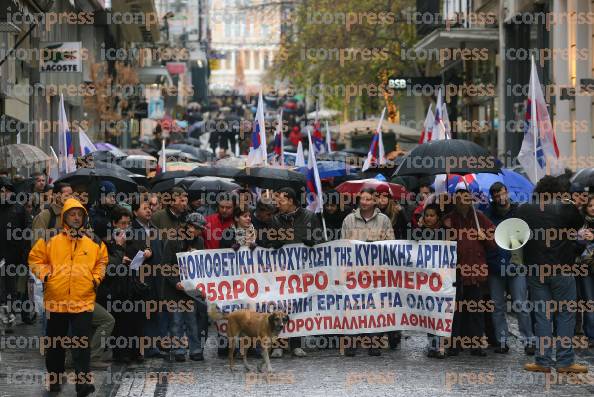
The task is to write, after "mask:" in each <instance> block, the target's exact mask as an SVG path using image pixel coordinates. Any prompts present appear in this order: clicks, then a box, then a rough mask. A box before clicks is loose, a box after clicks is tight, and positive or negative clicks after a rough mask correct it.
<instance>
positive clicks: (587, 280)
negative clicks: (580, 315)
mask: <svg viewBox="0 0 594 397" xmlns="http://www.w3.org/2000/svg"><path fill="white" fill-rule="evenodd" d="M578 282H579V283H580V292H581V294H580V295H581V296H580V300H584V301H594V275H593V274H591V273H590V272H589V271H588V274H587V275H585V276H581V277H579V278H578ZM582 328H583V329H584V334H585V335H586V336H587V337H588V339H589V340H590V341H592V340H594V313H593V312H591V311H589V310H586V311H584V322H583V324H582Z"/></svg>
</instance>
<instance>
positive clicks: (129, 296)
mask: <svg viewBox="0 0 594 397" xmlns="http://www.w3.org/2000/svg"><path fill="white" fill-rule="evenodd" d="M107 252H108V254H109V262H108V264H107V267H106V269H105V278H104V279H103V281H102V282H101V284H99V288H98V289H97V299H96V300H97V302H99V304H101V305H102V306H104V307H107V302H108V301H112V302H113V301H114V300H120V301H138V300H142V299H144V298H146V294H147V292H148V286H147V285H146V284H144V283H142V282H141V281H140V277H139V273H138V271H131V270H130V267H129V264H128V263H127V264H124V263H123V262H124V256H126V248H125V247H122V246H120V245H118V244H116V243H115V242H114V241H110V242H108V243H107ZM130 259H132V258H130Z"/></svg>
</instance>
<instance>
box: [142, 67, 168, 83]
mask: <svg viewBox="0 0 594 397" xmlns="http://www.w3.org/2000/svg"><path fill="white" fill-rule="evenodd" d="M137 73H138V80H139V81H140V83H141V84H165V85H173V80H172V79H171V76H170V75H169V72H168V71H167V69H166V68H165V67H160V66H151V67H148V68H138V69H137Z"/></svg>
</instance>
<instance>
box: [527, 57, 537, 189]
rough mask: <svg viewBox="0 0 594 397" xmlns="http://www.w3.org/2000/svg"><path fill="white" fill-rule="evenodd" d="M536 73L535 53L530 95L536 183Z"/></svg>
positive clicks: (535, 180)
mask: <svg viewBox="0 0 594 397" xmlns="http://www.w3.org/2000/svg"><path fill="white" fill-rule="evenodd" d="M534 73H536V64H535V63H534V55H532V67H531V71H530V90H529V91H528V92H530V93H531V95H532V97H530V108H531V109H530V119H531V120H530V128H532V140H533V141H534V183H536V182H537V181H538V168H537V167H538V157H537V154H536V152H537V150H538V148H537V147H536V133H537V131H538V128H537V122H538V121H537V120H538V118H537V116H536V101H535V100H534V99H535V98H534V82H535V81H536V80H535V77H536V76H534Z"/></svg>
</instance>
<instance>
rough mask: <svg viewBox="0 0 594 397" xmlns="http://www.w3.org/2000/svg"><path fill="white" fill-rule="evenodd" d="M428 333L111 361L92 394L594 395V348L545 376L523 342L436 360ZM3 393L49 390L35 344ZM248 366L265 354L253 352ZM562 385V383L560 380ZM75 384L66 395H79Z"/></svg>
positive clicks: (9, 365) (4, 366) (14, 357)
mask: <svg viewBox="0 0 594 397" xmlns="http://www.w3.org/2000/svg"><path fill="white" fill-rule="evenodd" d="M38 329H39V325H37V326H24V325H19V326H17V334H19V335H23V334H25V335H35V334H36V333H37V332H38ZM425 341H426V339H425V337H424V336H423V335H421V334H408V338H407V339H406V340H405V341H404V342H403V344H402V346H401V347H400V348H399V349H396V350H388V351H385V352H384V353H383V355H382V356H381V357H370V356H368V355H367V354H366V352H364V351H360V352H359V354H358V355H357V356H356V357H352V358H350V357H344V356H341V355H340V354H339V352H338V350H314V351H311V350H310V351H309V355H308V357H306V358H293V357H287V358H281V359H274V360H272V366H273V368H274V372H273V373H272V374H269V375H267V374H262V373H246V372H245V371H244V370H243V367H242V365H241V362H239V363H236V365H237V366H236V370H235V372H234V373H233V374H231V373H230V371H229V369H228V367H227V360H226V359H219V358H218V357H216V351H215V350H214V349H212V348H210V349H208V350H207V352H206V361H204V362H198V363H197V362H193V361H187V362H185V363H168V362H165V361H164V360H158V359H151V360H146V361H145V363H143V364H142V365H130V366H127V367H124V366H122V365H118V364H113V365H112V366H111V367H110V368H108V369H107V370H103V371H98V372H96V382H95V385H96V386H97V391H96V393H95V394H93V396H101V397H113V396H117V397H124V396H135V397H140V396H147V397H148V396H151V397H152V396H159V397H166V396H167V397H185V396H188V397H189V396H215V395H216V396H324V397H330V396H351V395H353V396H406V397H413V396H437V395H443V396H462V395H465V396H483V397H486V396H534V395H550V396H584V395H591V394H593V393H594V351H593V350H594V349H590V350H589V351H588V350H582V351H580V353H579V354H580V356H579V359H578V360H579V361H580V362H587V363H589V364H590V371H591V373H592V375H589V376H582V377H581V378H576V377H573V378H564V379H560V380H559V379H556V376H555V375H553V377H551V378H549V380H548V381H547V380H546V379H545V376H544V375H542V374H531V373H527V372H525V371H523V370H522V369H521V366H522V364H524V363H525V362H527V361H529V358H528V357H526V356H525V355H524V353H523V351H521V349H520V348H519V347H517V346H514V347H512V350H511V351H510V353H509V354H507V355H499V354H495V353H493V352H492V351H491V350H490V351H489V355H488V356H487V357H485V358H478V357H473V356H470V355H469V353H462V354H460V355H459V356H458V357H451V358H447V359H445V360H435V359H429V358H426V357H425V354H424V347H425ZM0 358H1V361H0V397H13V396H14V397H28V396H41V395H44V394H45V395H49V394H48V393H44V391H43V386H42V380H43V374H44V364H43V358H42V356H41V355H40V354H39V352H38V351H35V350H34V349H32V348H27V349H23V348H20V349H8V348H6V346H2V349H1V350H0ZM249 360H250V364H255V363H256V362H257V361H258V360H259V359H255V358H250V359H249ZM556 383H560V384H556ZM74 395H75V392H74V386H73V385H68V386H66V387H65V389H64V390H63V392H62V393H61V394H60V396H74Z"/></svg>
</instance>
